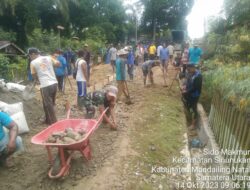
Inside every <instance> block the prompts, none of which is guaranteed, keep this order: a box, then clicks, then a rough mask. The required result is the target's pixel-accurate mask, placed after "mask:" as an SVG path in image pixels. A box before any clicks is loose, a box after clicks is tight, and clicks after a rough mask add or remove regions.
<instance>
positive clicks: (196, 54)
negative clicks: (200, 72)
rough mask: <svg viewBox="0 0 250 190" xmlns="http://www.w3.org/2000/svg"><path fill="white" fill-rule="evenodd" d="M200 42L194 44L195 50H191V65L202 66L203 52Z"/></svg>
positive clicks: (189, 54)
mask: <svg viewBox="0 0 250 190" xmlns="http://www.w3.org/2000/svg"><path fill="white" fill-rule="evenodd" d="M198 46H199V45H198V42H195V43H194V47H193V48H189V52H188V56H189V63H191V64H195V65H196V66H198V65H199V64H200V59H201V56H202V50H201V48H199V47H198Z"/></svg>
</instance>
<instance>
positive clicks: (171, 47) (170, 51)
mask: <svg viewBox="0 0 250 190" xmlns="http://www.w3.org/2000/svg"><path fill="white" fill-rule="evenodd" d="M167 49H168V52H169V63H170V64H171V65H173V59H174V46H173V42H171V43H170V44H169V45H168V47H167Z"/></svg>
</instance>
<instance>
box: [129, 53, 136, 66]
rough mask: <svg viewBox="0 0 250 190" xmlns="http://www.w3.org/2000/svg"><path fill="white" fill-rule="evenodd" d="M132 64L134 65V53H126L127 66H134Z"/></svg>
mask: <svg viewBox="0 0 250 190" xmlns="http://www.w3.org/2000/svg"><path fill="white" fill-rule="evenodd" d="M134 63H135V57H134V53H133V52H132V51H130V52H129V53H128V64H129V65H134Z"/></svg>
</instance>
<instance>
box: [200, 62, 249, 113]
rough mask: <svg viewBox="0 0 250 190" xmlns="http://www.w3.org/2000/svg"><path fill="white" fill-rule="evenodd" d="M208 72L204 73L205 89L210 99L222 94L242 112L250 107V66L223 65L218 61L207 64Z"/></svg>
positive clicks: (237, 64)
mask: <svg viewBox="0 0 250 190" xmlns="http://www.w3.org/2000/svg"><path fill="white" fill-rule="evenodd" d="M205 66H206V67H207V68H209V70H208V71H206V72H204V73H203V76H204V89H206V93H209V94H207V95H208V96H209V97H210V98H212V95H213V94H214V93H218V92H219V93H220V94H221V95H222V96H223V97H224V98H226V99H227V100H229V101H230V102H231V103H232V104H234V105H235V106H236V107H238V108H239V109H240V110H245V109H246V108H247V107H248V106H250V75H249V73H250V64H248V65H242V63H240V62H238V63H231V64H226V65H225V64H223V63H222V62H220V61H219V60H218V59H215V60H213V61H209V62H208V63H207V64H205Z"/></svg>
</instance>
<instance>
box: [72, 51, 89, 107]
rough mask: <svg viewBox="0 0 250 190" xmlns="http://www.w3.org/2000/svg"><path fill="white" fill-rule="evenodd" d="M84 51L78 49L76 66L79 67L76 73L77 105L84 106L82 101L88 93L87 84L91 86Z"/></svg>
mask: <svg viewBox="0 0 250 190" xmlns="http://www.w3.org/2000/svg"><path fill="white" fill-rule="evenodd" d="M84 55H85V54H84V51H83V50H80V51H78V59H77V60H76V63H75V67H76V68H77V73H76V83H77V105H78V106H79V107H82V106H83V105H81V103H83V102H82V101H81V98H82V97H85V96H86V95H87V86H89V81H88V68H87V62H86V61H85V60H84Z"/></svg>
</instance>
